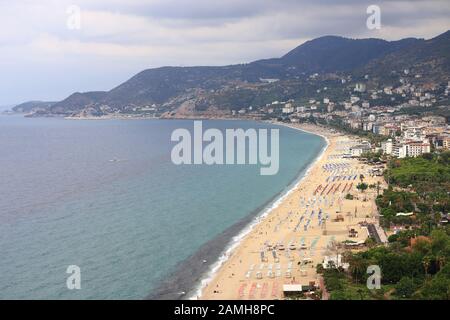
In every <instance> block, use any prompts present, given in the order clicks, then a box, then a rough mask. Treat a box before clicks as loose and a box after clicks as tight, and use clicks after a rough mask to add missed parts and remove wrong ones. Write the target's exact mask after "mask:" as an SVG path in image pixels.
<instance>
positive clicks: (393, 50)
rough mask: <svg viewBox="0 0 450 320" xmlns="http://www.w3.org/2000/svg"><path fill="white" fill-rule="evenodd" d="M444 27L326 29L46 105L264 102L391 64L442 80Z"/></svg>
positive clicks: (378, 74) (63, 109) (75, 109)
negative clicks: (403, 34) (275, 48)
mask: <svg viewBox="0 0 450 320" xmlns="http://www.w3.org/2000/svg"><path fill="white" fill-rule="evenodd" d="M449 34H450V31H447V32H445V33H443V34H441V35H440V36H437V37H435V38H433V39H430V40H424V39H415V38H408V39H403V40H399V41H386V40H381V39H348V38H343V37H337V36H325V37H320V38H317V39H314V40H311V41H307V42H305V43H304V44H302V45H300V46H299V47H297V48H295V49H293V50H292V51H290V52H288V53H287V54H286V55H284V56H282V57H280V58H274V59H265V60H258V61H255V62H251V63H248V64H239V65H230V66H223V67H207V66H202V67H161V68H155V69H147V70H144V71H142V72H140V73H138V74H136V75H135V76H133V77H132V78H131V79H129V80H127V81H126V82H124V83H122V84H121V85H119V86H117V87H115V88H113V89H112V90H110V91H106V92H86V93H74V94H72V95H71V96H69V97H68V98H66V99H65V100H63V101H60V102H58V103H55V104H53V105H51V106H50V107H49V108H48V113H50V114H62V115H72V114H77V113H80V112H82V111H86V112H87V113H89V114H92V115H101V114H105V113H110V112H123V113H126V112H130V111H131V110H134V109H136V107H143V106H150V105H157V106H158V107H160V108H162V109H164V108H165V109H166V111H171V110H176V109H177V108H180V107H183V108H188V109H192V108H194V109H196V110H207V109H209V108H216V109H230V108H233V107H236V108H237V107H240V106H242V105H246V104H247V105H252V104H264V103H267V102H270V101H268V99H272V98H276V97H279V98H280V99H283V98H284V97H283V93H284V94H285V95H289V92H291V96H292V97H294V98H295V97H297V96H299V95H305V94H307V93H308V90H312V88H309V89H308V88H307V89H304V90H303V91H301V90H300V89H298V88H297V89H295V86H297V87H298V86H299V85H302V86H303V85H306V84H305V82H304V83H300V82H299V81H301V80H302V79H303V80H304V81H307V77H308V76H309V75H311V74H313V73H319V74H334V75H335V76H340V75H345V74H347V75H353V76H355V77H361V76H362V75H364V74H369V75H371V76H372V75H373V76H374V77H375V78H379V79H383V77H385V76H386V75H389V74H390V73H391V72H392V71H396V72H399V71H401V70H403V69H406V68H408V69H411V70H413V71H414V72H416V73H421V75H422V78H423V79H425V80H430V81H437V82H439V81H447V80H448V75H449V72H448V71H449V65H450V63H449V61H450V57H449V52H450V50H449V49H450V47H449V46H450V36H449ZM265 79H270V81H268V82H269V84H266V85H265V86H264V87H261V84H262V83H263V82H264V81H265ZM272 79H273V80H272ZM293 81H297V83H296V84H295V85H294V84H293ZM380 81H381V80H380ZM289 86H290V87H289ZM256 89H258V90H256ZM292 90H294V91H295V92H292ZM186 103H187V104H188V105H186Z"/></svg>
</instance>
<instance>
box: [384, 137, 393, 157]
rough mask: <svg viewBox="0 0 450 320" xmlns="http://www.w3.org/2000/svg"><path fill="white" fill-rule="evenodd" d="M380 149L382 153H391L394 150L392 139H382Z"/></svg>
mask: <svg viewBox="0 0 450 320" xmlns="http://www.w3.org/2000/svg"><path fill="white" fill-rule="evenodd" d="M381 149H382V150H383V153H384V154H389V155H391V154H392V153H393V151H394V143H393V142H392V139H388V140H387V141H383V142H382V143H381Z"/></svg>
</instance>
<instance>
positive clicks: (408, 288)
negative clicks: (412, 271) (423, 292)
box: [395, 277, 418, 298]
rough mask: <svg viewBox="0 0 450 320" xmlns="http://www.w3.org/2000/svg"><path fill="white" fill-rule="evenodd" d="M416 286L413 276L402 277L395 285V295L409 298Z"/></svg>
mask: <svg viewBox="0 0 450 320" xmlns="http://www.w3.org/2000/svg"><path fill="white" fill-rule="evenodd" d="M417 288H418V286H417V283H416V282H415V281H414V279H413V278H409V277H403V278H401V279H400V281H399V282H398V283H397V284H396V285H395V295H396V296H398V297H401V298H411V297H412V295H413V294H414V292H416V290H417Z"/></svg>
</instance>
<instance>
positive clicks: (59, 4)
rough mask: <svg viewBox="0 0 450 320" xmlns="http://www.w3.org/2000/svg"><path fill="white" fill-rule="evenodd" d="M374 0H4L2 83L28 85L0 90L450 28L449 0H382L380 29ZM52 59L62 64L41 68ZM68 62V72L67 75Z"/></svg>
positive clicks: (91, 85)
mask: <svg viewBox="0 0 450 320" xmlns="http://www.w3.org/2000/svg"><path fill="white" fill-rule="evenodd" d="M370 4H372V1H366V0H341V1H331V0H315V1H306V0H283V1H282V0H246V1H242V0H227V1H224V0H220V1H217V0H109V1H101V0H58V1H57V0H41V1H32V0H17V1H14V2H11V1H6V0H0V23H1V24H2V28H0V67H1V68H2V73H3V77H2V78H0V86H9V87H14V88H16V87H17V88H22V89H23V90H22V92H26V94H23V95H21V94H20V90H11V91H10V92H8V93H6V94H4V95H2V96H0V104H3V103H10V102H19V101H22V100H27V99H34V98H35V96H37V95H39V96H46V95H48V96H49V98H51V99H59V98H63V97H64V96H66V95H68V94H70V93H71V92H73V91H86V90H91V89H98V88H108V87H113V86H115V85H117V84H118V83H119V82H121V81H124V80H126V79H127V78H129V77H130V76H132V75H133V74H134V73H135V72H138V71H140V70H142V69H145V68H149V67H157V66H162V65H199V64H201V65H223V64H232V63H241V62H249V61H252V60H256V59H259V58H270V57H277V56H281V55H283V54H285V53H286V52H287V51H289V50H290V49H292V48H294V47H296V46H297V45H299V44H301V43H303V42H304V41H307V40H309V39H312V38H315V37H318V36H322V35H328V34H336V35H342V36H348V37H354V38H361V37H380V38H385V39H389V40H397V39H400V38H404V37H423V38H430V37H433V36H435V35H437V34H439V33H441V32H444V31H446V30H448V29H450V22H449V20H448V16H449V14H450V3H449V2H448V1H446V0H429V1H425V0H416V1H403V0H391V1H387V0H384V1H377V4H378V5H379V6H380V8H381V14H382V16H381V22H382V28H381V29H380V30H368V29H367V28H366V19H367V14H366V8H367V6H368V5H370ZM70 5H76V6H78V7H79V8H80V10H81V28H80V29H79V30H78V29H76V30H71V29H69V28H67V19H68V18H69V15H68V13H67V8H68V7H69V6H70ZM77 66H78V67H77ZM54 68H58V69H59V70H60V72H52V73H50V72H47V73H45V72H43V70H52V69H54ZM65 70H67V71H68V72H70V77H67V76H64V71H65ZM23 79H27V80H26V81H24V80H23ZM29 79H36V81H31V80H29ZM95 81H96V82H95ZM42 82H43V83H47V84H51V83H55V84H58V90H57V91H56V90H52V89H46V87H45V86H44V88H42V86H37V85H36V83H42ZM35 87H39V90H35V89H34V88H35ZM47 87H51V86H47Z"/></svg>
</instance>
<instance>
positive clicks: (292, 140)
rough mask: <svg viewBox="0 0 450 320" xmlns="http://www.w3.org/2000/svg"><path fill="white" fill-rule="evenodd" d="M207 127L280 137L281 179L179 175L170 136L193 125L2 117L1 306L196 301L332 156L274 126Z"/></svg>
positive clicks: (254, 174)
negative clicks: (250, 235)
mask: <svg viewBox="0 0 450 320" xmlns="http://www.w3.org/2000/svg"><path fill="white" fill-rule="evenodd" d="M203 127H204V129H207V128H217V129H219V130H221V131H222V132H224V130H226V129H236V128H242V129H244V130H246V129H249V128H254V129H271V128H278V129H279V132H280V147H279V148H280V156H279V159H280V168H279V171H278V173H277V174H276V175H272V176H263V175H260V166H259V165H212V166H210V165H206V164H205V165H175V164H173V162H172V161H171V151H172V148H173V147H174V145H175V144H176V143H175V142H172V141H171V134H172V132H173V131H174V130H176V129H180V128H185V129H188V130H189V131H190V132H192V131H193V121H192V120H157V119H155V120H64V119H61V118H25V117H22V116H19V115H0V299H189V298H195V297H196V296H198V294H199V293H200V290H201V286H202V285H204V284H205V283H207V281H208V278H210V277H212V276H213V274H214V271H215V270H216V269H217V268H218V266H219V265H220V263H221V261H223V259H225V256H224V252H225V251H226V250H229V249H230V248H232V247H233V246H235V245H236V244H237V243H238V242H239V240H240V239H241V238H242V236H243V235H245V232H248V230H250V228H251V226H252V225H253V224H255V223H256V222H257V221H258V219H259V218H260V217H261V216H262V215H264V214H265V213H267V211H268V210H269V209H270V208H271V207H273V206H275V205H276V204H277V201H279V199H280V197H282V196H283V195H285V194H286V193H287V192H288V191H289V190H290V189H291V188H292V187H293V185H295V184H296V183H297V182H298V181H299V179H301V177H302V176H303V175H304V174H305V172H306V171H307V169H308V167H309V166H310V165H311V163H313V162H314V160H315V159H316V158H317V157H318V155H319V154H320V153H321V150H323V148H324V147H325V145H326V142H325V140H324V139H323V138H321V137H319V136H317V135H313V134H310V133H306V132H302V131H299V130H295V129H292V128H288V127H285V126H278V125H274V124H269V123H262V122H253V121H229V120H208V121H203ZM71 266H76V267H77V268H78V269H77V271H79V272H77V274H76V275H75V274H73V273H72V270H73V269H70V268H71ZM72 268H73V267H72ZM74 275H75V276H77V278H76V279H77V281H78V280H79V281H78V282H77V283H78V284H79V288H78V287H75V288H74V287H73V283H74V282H73V279H74V278H73V276H74ZM71 284H72V285H71Z"/></svg>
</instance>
